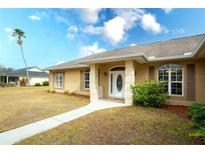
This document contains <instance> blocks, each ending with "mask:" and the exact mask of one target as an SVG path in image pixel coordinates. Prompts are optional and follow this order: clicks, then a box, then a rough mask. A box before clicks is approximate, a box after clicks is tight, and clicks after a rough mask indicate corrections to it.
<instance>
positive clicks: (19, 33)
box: [12, 29, 30, 85]
mask: <svg viewBox="0 0 205 154" xmlns="http://www.w3.org/2000/svg"><path fill="white" fill-rule="evenodd" d="M12 36H13V37H17V44H18V45H19V46H20V49H21V54H22V57H23V61H24V63H25V67H26V74H27V79H28V85H30V78H29V72H28V66H27V63H26V58H25V56H24V52H23V47H22V44H23V40H22V38H26V36H25V33H24V31H22V30H21V29H14V30H13V32H12Z"/></svg>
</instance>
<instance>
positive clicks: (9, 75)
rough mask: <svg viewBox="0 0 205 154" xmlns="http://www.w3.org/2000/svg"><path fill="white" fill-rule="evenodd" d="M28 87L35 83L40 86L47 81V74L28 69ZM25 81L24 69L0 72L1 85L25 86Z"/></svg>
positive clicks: (38, 70) (33, 68)
mask: <svg viewBox="0 0 205 154" xmlns="http://www.w3.org/2000/svg"><path fill="white" fill-rule="evenodd" d="M28 72H29V78H30V85H35V84H36V83H40V84H42V82H44V81H48V73H47V72H45V71H43V70H41V69H40V68H38V67H36V66H34V67H29V68H28ZM26 81H27V75H26V68H22V69H18V70H15V71H11V72H1V73H0V82H3V83H16V84H17V85H25V84H26V83H25V82H26Z"/></svg>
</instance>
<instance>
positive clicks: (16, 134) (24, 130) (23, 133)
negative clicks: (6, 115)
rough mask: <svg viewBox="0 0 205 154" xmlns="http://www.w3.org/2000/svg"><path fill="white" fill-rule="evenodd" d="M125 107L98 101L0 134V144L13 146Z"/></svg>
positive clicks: (116, 103)
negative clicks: (82, 118)
mask: <svg viewBox="0 0 205 154" xmlns="http://www.w3.org/2000/svg"><path fill="white" fill-rule="evenodd" d="M122 106H126V105H125V104H123V103H120V102H112V101H103V100H101V101H98V102H96V103H90V104H88V105H86V106H85V107H81V108H79V109H76V110H73V111H70V112H67V113H63V114H60V115H57V116H54V117H50V118H48V119H44V120H41V121H38V122H35V123H31V124H29V125H26V126H23V127H19V128H16V129H13V130H10V131H7V132H4V133H0V144H6V145H8V144H14V143H16V142H18V141H20V140H22V139H25V138H28V137H31V136H33V135H36V134H38V133H41V132H43V131H46V130H48V129H51V128H54V127H57V126H59V125H61V124H63V123H66V122H69V121H72V120H74V119H77V118H79V117H82V116H84V115H87V114H89V113H92V112H95V111H98V110H102V109H107V108H113V107H122Z"/></svg>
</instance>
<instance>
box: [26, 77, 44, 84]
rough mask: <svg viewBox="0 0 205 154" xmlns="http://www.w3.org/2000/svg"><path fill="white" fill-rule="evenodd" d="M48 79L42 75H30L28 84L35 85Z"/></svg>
mask: <svg viewBox="0 0 205 154" xmlns="http://www.w3.org/2000/svg"><path fill="white" fill-rule="evenodd" d="M44 81H48V78H44V77H30V85H32V86H33V85H35V84H36V83H40V84H42V82H44Z"/></svg>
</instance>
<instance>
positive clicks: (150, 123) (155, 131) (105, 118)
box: [16, 107, 200, 144]
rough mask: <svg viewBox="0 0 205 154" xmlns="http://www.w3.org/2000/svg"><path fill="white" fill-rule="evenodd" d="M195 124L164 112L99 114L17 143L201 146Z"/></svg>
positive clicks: (129, 110) (124, 110) (124, 109)
mask: <svg viewBox="0 0 205 154" xmlns="http://www.w3.org/2000/svg"><path fill="white" fill-rule="evenodd" d="M191 132H192V128H191V121H190V120H187V119H182V118H180V117H178V116H177V115H176V114H174V113H171V112H169V111H166V110H163V109H153V108H143V107H121V108H113V109H107V110H102V111H97V112H95V113H91V114H89V115H87V116H84V117H82V118H80V119H77V120H74V121H71V122H68V123H65V124H63V125H61V126H59V127H56V128H54V129H51V130H48V131H46V132H44V133H41V134H38V135H35V136H33V137H30V138H28V139H25V140H22V141H21V142H18V143H16V144H200V141H199V140H197V139H194V138H191V137H189V135H188V134H189V133H191Z"/></svg>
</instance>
